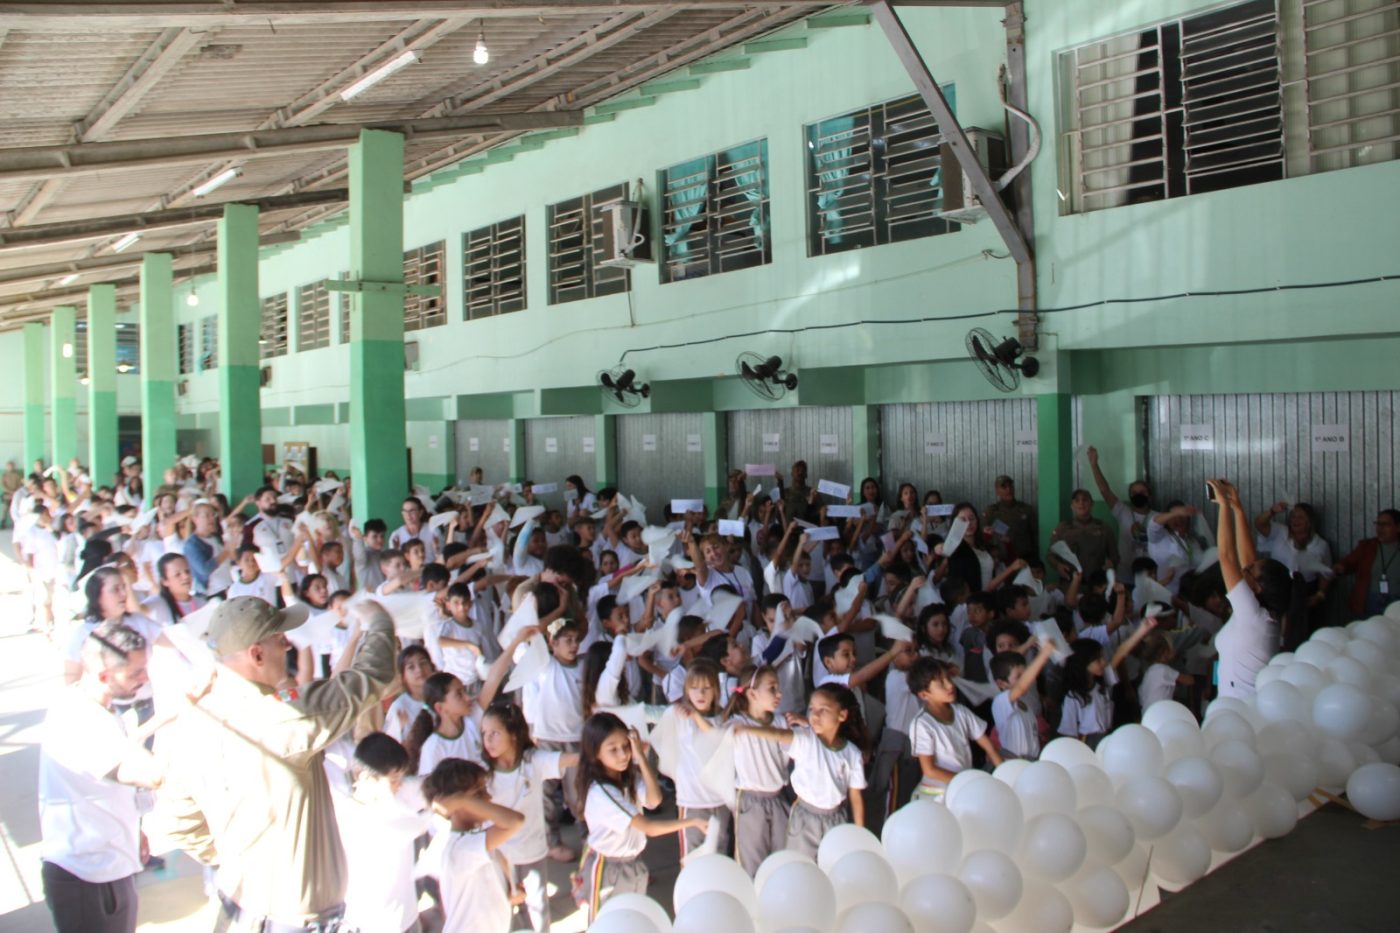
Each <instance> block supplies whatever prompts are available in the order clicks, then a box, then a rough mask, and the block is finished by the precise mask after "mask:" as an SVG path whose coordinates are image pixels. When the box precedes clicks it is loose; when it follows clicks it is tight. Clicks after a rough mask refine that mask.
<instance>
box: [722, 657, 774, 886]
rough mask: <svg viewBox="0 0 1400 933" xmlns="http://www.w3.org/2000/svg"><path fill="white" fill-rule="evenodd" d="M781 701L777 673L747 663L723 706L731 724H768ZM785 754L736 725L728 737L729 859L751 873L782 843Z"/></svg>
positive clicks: (769, 724) (772, 721) (771, 669)
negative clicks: (733, 796) (733, 797)
mask: <svg viewBox="0 0 1400 933" xmlns="http://www.w3.org/2000/svg"><path fill="white" fill-rule="evenodd" d="M781 705H782V688H781V685H780V680H779V676H778V672H777V671H776V670H774V669H773V668H771V667H768V666H767V665H764V666H761V667H755V666H753V665H749V666H748V667H747V668H745V669H744V670H743V671H742V672H741V673H740V674H739V684H738V686H736V687H735V688H734V696H733V698H732V699H731V700H730V701H729V707H728V709H726V710H725V720H726V722H727V723H728V724H729V726H730V727H731V728H733V727H736V726H771V725H773V723H774V722H775V721H776V720H775V717H776V715H777V711H778V708H779V707H780V706H781ZM786 786H787V756H786V755H785V754H784V753H783V748H782V746H781V745H779V744H778V743H776V742H769V741H766V740H765V739H762V738H759V737H757V736H754V735H748V734H744V733H742V732H738V731H737V730H736V734H735V736H734V788H735V790H736V791H737V792H738V800H737V802H736V806H735V810H734V860H735V861H736V862H738V863H739V867H740V868H742V869H744V871H746V872H748V873H749V875H751V876H752V875H754V874H755V873H756V872H757V871H758V866H759V865H761V864H763V860H764V859H766V858H767V857H768V856H770V855H772V854H773V853H774V852H777V851H778V850H779V849H782V848H783V847H784V846H785V845H787V823H788V803H787V800H786V799H785V798H784V796H783V793H782V791H783V788H784V787H786Z"/></svg>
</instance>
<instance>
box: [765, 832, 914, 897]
mask: <svg viewBox="0 0 1400 933" xmlns="http://www.w3.org/2000/svg"><path fill="white" fill-rule="evenodd" d="M886 825H887V826H888V825H889V824H888V823H887V824H886ZM791 862H806V863H807V864H808V865H815V864H817V863H816V862H815V861H813V860H812V859H811V858H810V857H809V856H808V855H807V854H806V853H805V852H797V851H795V850H793V849H779V850H778V851H776V852H772V853H770V854H769V855H768V857H767V858H765V859H764V860H763V862H762V863H761V864H760V865H759V866H758V871H756V872H755V873H754V876H753V886H754V890H755V891H757V892H758V893H759V894H762V893H763V885H764V883H765V882H766V881H767V880H768V876H769V875H771V874H773V872H775V871H777V870H778V869H779V868H782V867H783V866H784V865H787V864H789V863H791Z"/></svg>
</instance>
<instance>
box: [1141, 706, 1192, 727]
mask: <svg viewBox="0 0 1400 933" xmlns="http://www.w3.org/2000/svg"><path fill="white" fill-rule="evenodd" d="M1169 722H1184V723H1187V724H1189V725H1192V726H1194V725H1196V716H1195V714H1194V713H1192V712H1191V711H1190V710H1189V709H1187V708H1186V707H1185V706H1183V705H1181V704H1180V703H1178V702H1176V701H1175V700H1159V701H1158V702H1156V703H1153V704H1152V705H1151V706H1149V707H1148V708H1147V709H1146V710H1145V711H1144V712H1143V714H1142V724H1143V726H1145V727H1146V728H1148V729H1151V730H1152V731H1153V732H1156V731H1157V730H1158V729H1160V728H1161V727H1162V726H1164V725H1166V724H1167V723H1169Z"/></svg>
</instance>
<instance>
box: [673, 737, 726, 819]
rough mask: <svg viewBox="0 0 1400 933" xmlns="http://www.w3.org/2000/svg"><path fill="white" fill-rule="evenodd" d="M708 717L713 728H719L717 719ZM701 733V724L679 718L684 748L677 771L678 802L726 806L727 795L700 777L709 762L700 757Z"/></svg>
mask: <svg viewBox="0 0 1400 933" xmlns="http://www.w3.org/2000/svg"><path fill="white" fill-rule="evenodd" d="M706 720H707V721H708V722H709V723H710V726H711V728H718V723H719V720H718V719H717V718H715V717H706ZM699 735H700V727H699V726H698V725H696V724H695V722H694V721H693V720H691V719H689V718H687V717H684V716H678V717H676V741H677V745H678V746H679V748H680V757H679V758H678V759H677V761H676V774H675V779H676V805H677V806H679V807H690V808H692V809H703V808H706V807H722V806H724V805H725V802H724V798H723V797H721V796H720V795H719V794H716V793H715V792H714V791H712V790H710V789H709V788H708V787H706V786H705V784H704V782H702V781H701V780H700V771H701V770H702V769H703V768H704V767H705V762H704V761H702V760H701V759H700V753H699V751H698V749H697V748H696V739H697V738H698V737H699Z"/></svg>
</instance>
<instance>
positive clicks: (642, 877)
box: [574, 713, 707, 924]
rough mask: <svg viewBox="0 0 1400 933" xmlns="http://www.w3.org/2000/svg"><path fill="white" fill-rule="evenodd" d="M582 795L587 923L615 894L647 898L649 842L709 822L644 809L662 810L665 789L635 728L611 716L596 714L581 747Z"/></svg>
mask: <svg viewBox="0 0 1400 933" xmlns="http://www.w3.org/2000/svg"><path fill="white" fill-rule="evenodd" d="M578 793H579V796H581V797H582V798H583V799H584V800H585V803H584V810H583V813H584V823H585V824H586V825H587V826H588V845H587V848H586V850H585V852H584V856H583V862H582V863H581V864H580V865H579V871H578V874H577V875H576V876H575V877H574V896H575V900H577V901H578V903H580V904H581V905H586V906H587V907H588V922H589V924H592V923H593V921H594V920H595V919H596V918H597V916H598V910H599V909H600V908H601V907H602V906H603V902H604V901H606V900H607V899H608V898H609V897H611V896H613V895H614V894H624V893H633V894H645V893H646V891H647V882H648V880H649V879H650V873H649V872H648V871H647V867H646V865H644V864H642V860H641V858H640V856H641V854H642V850H643V849H645V848H646V844H647V838H648V837H652V836H666V835H670V834H671V833H675V832H683V831H685V830H687V829H700V830H703V829H704V828H705V826H706V824H707V821H705V820H700V819H691V820H657V819H652V818H651V817H648V816H646V815H645V814H643V812H642V810H643V809H644V808H646V809H654V808H656V807H659V806H661V787H660V785H659V784H657V781H656V775H655V774H654V773H653V772H652V769H651V765H650V764H648V763H647V757H646V749H644V748H643V747H642V740H641V738H640V736H638V735H637V732H636V730H635V729H633V730H629V729H628V728H627V726H626V724H624V723H623V721H622V720H621V719H618V718H617V717H616V716H614V715H613V714H612V713H595V714H594V715H593V716H591V717H589V719H588V722H587V723H586V724H585V725H584V729H583V736H582V741H581V743H580V749H579V769H578Z"/></svg>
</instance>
